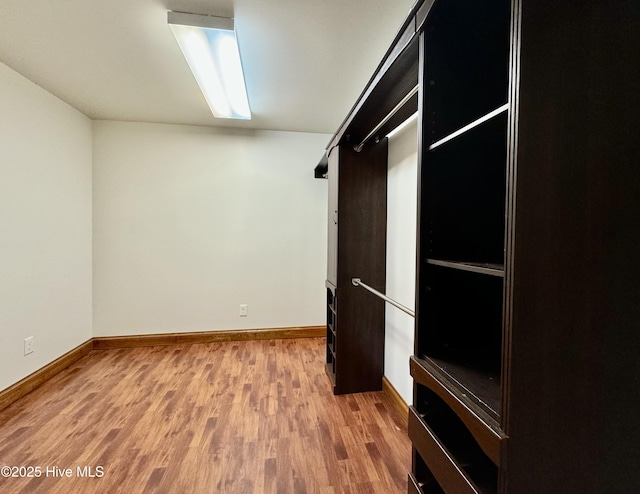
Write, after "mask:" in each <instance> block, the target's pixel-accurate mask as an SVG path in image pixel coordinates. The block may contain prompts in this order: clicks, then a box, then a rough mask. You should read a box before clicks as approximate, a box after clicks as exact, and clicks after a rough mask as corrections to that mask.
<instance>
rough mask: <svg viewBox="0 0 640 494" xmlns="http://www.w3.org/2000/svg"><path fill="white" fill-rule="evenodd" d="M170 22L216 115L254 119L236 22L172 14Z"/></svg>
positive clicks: (169, 17)
mask: <svg viewBox="0 0 640 494" xmlns="http://www.w3.org/2000/svg"><path fill="white" fill-rule="evenodd" d="M167 20H168V23H169V27H170V28H171V31H172V32H173V34H174V36H175V38H176V40H177V42H178V45H180V49H181V50H182V54H183V55H184V57H185V59H186V60H187V63H188V64H189V68H190V69H191V72H192V73H193V75H194V77H195V79H196V81H197V82H198V86H200V90H201V91H202V94H203V95H204V97H205V99H206V101H207V103H208V105H209V108H211V111H212V112H213V115H214V116H215V117H218V118H238V119H244V120H249V119H251V110H250V108H249V100H248V98H247V90H246V86H245V82H244V75H243V72H242V62H241V60H240V50H239V49H238V41H237V38H236V33H235V30H234V22H233V19H229V18H226V17H214V16H208V15H198V14H187V13H183V12H171V11H170V12H168V14H167Z"/></svg>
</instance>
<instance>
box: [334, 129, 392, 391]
mask: <svg viewBox="0 0 640 494" xmlns="http://www.w3.org/2000/svg"><path fill="white" fill-rule="evenodd" d="M328 161H329V168H328V179H329V211H328V217H329V232H328V239H329V252H328V268H327V283H326V287H327V374H328V375H329V377H330V378H331V381H332V383H333V386H334V387H333V390H334V393H335V394H343V393H357V392H362V391H375V390H380V389H382V376H383V373H384V302H382V300H379V299H376V298H375V297H373V296H371V295H370V294H369V293H367V292H365V291H364V290H363V289H362V288H357V287H355V286H353V284H352V283H351V279H352V278H362V279H363V280H367V283H369V284H371V286H373V287H374V288H376V289H378V290H384V287H385V283H386V271H385V268H386V263H385V257H386V254H385V252H386V239H387V236H386V231H387V140H386V139H384V140H382V141H380V142H379V143H377V144H375V145H374V146H368V147H365V148H364V149H363V150H362V151H361V152H360V153H357V152H356V151H354V149H353V147H351V146H337V147H334V148H333V149H331V151H330V152H329V155H328Z"/></svg>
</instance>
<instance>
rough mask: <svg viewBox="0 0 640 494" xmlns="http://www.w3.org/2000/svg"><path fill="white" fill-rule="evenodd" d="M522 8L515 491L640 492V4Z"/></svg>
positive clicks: (512, 391)
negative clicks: (639, 356)
mask: <svg viewBox="0 0 640 494" xmlns="http://www.w3.org/2000/svg"><path fill="white" fill-rule="evenodd" d="M518 3H520V2H518ZM521 3H522V6H521V15H522V19H521V33H520V40H521V45H520V51H519V55H520V80H519V109H518V121H517V130H518V135H517V137H518V139H517V146H518V147H517V155H516V158H517V182H516V184H515V187H516V191H517V195H516V199H515V200H516V211H515V218H514V229H515V231H514V245H513V271H514V274H513V280H512V286H511V290H512V291H513V302H512V304H513V316H512V321H511V354H510V359H509V366H510V377H509V390H508V391H509V407H508V414H509V419H508V422H507V424H506V427H507V433H508V434H509V436H510V440H509V472H508V488H509V491H510V492H518V493H525V494H527V493H534V492H541V491H551V490H552V491H553V492H558V493H574V492H581V493H603V492H606V493H607V494H609V493H628V492H635V491H637V490H638V487H639V486H640V473H639V472H638V468H637V460H638V445H639V444H640V422H639V421H638V416H639V414H640V394H639V393H638V389H640V366H639V365H638V363H637V348H640V304H639V303H638V301H639V300H640V282H639V280H640V268H639V267H638V266H639V265H638V263H637V262H635V256H636V253H637V250H638V245H640V216H639V212H640V193H639V192H640V187H639V185H638V184H640V168H639V167H638V158H639V156H640V141H639V140H638V138H637V134H638V129H640V113H639V112H638V108H639V107H640V98H639V96H638V84H639V83H640V64H639V59H638V53H637V47H638V46H640V4H639V3H638V2H629V1H617V0H614V1H611V2H561V3H558V2H552V1H540V2H531V1H524V0H523V1H522V2H521Z"/></svg>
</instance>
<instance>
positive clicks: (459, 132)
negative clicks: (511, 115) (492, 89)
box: [429, 103, 509, 151]
mask: <svg viewBox="0 0 640 494" xmlns="http://www.w3.org/2000/svg"><path fill="white" fill-rule="evenodd" d="M508 110H509V103H506V104H504V105H502V106H500V107H498V108H496V109H495V110H493V111H491V112H489V113H487V114H486V115H484V116H483V117H480V118H479V119H478V120H475V121H473V122H471V123H470V124H468V125H465V126H464V127H462V128H461V129H458V130H456V131H455V132H452V133H451V134H449V135H448V136H446V137H443V138H442V139H440V140H438V141H436V142H434V143H433V144H431V145H430V146H429V151H433V150H434V149H436V148H437V147H439V146H442V145H443V144H445V143H447V142H449V141H451V140H452V139H455V138H456V137H459V136H461V135H462V134H464V133H466V132H468V131H470V130H472V129H474V128H476V127H478V126H479V125H481V124H483V123H485V122H487V121H488V120H491V119H492V118H493V117H496V116H498V115H500V114H501V113H504V112H506V111H508Z"/></svg>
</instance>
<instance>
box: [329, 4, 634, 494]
mask: <svg viewBox="0 0 640 494" xmlns="http://www.w3.org/2000/svg"><path fill="white" fill-rule="evenodd" d="M372 35H373V33H372ZM639 48H640V2H635V1H630V0H613V1H610V2H602V1H600V2H596V1H588V0H587V1H580V2H578V1H567V2H556V1H550V0H537V1H533V0H478V1H469V0H419V1H418V2H417V3H416V5H415V6H414V7H413V8H412V10H411V11H410V13H409V15H408V17H407V19H406V21H405V22H404V24H403V25H402V26H401V28H400V30H399V33H398V35H397V36H396V38H395V39H394V41H393V43H392V46H391V47H390V48H389V50H388V52H387V54H386V55H385V57H384V59H383V61H382V62H381V63H380V65H379V66H378V68H377V69H376V71H375V73H374V75H373V76H372V78H371V79H370V81H369V83H368V84H367V86H366V88H365V90H364V91H363V93H362V94H361V96H360V97H359V98H358V100H357V101H356V103H355V105H354V107H353V109H352V110H351V112H350V113H349V115H348V116H347V118H346V119H345V121H344V122H343V124H342V125H341V126H340V128H339V129H338V131H337V132H336V134H335V136H334V138H333V140H332V142H331V143H330V146H329V150H330V151H331V154H330V159H329V178H330V180H331V176H332V174H333V175H334V180H337V183H338V187H337V188H336V187H335V184H334V186H333V188H331V187H330V190H331V192H330V203H331V201H334V202H333V203H332V204H335V201H337V203H338V204H339V207H338V209H341V208H342V206H341V201H342V200H343V198H344V200H347V199H346V198H347V197H349V196H350V195H351V194H352V193H353V194H354V195H355V196H356V197H358V196H359V194H360V193H359V192H356V191H357V190H358V189H359V188H361V187H362V188H364V189H367V190H370V189H369V187H370V186H369V185H368V183H369V182H370V181H372V180H378V179H380V177H379V176H378V175H379V174H380V173H381V171H380V170H379V169H378V168H376V167H375V166H367V164H368V163H369V162H373V161H375V160H372V158H371V153H377V157H378V158H379V160H380V162H383V161H384V162H385V163H386V156H382V155H383V154H384V153H386V144H385V139H384V136H385V135H386V134H387V133H388V131H389V130H390V129H392V128H394V127H395V126H396V125H397V124H398V123H399V122H401V121H403V120H404V119H405V118H406V117H407V116H408V115H410V114H412V113H413V112H415V111H416V110H418V111H419V119H418V125H419V142H418V156H419V177H418V189H419V190H418V225H417V229H418V230H417V239H418V245H417V280H416V325H415V349H414V355H413V356H411V358H410V361H409V372H410V374H411V376H412V377H413V381H414V394H413V403H412V404H411V406H410V411H409V429H408V430H409V436H410V438H411V441H412V443H413V466H412V471H411V472H410V473H409V480H408V492H411V493H443V492H444V493H448V494H463V493H494V492H497V493H501V494H505V493H509V494H540V493H553V494H565V493H566V494H575V493H581V494H585V493H587V494H588V493H594V494H596V493H602V494H612V493H613V494H618V493H620V494H628V493H632V492H640V470H639V469H638V467H637V465H638V464H639V463H640V418H639V417H640V359H638V357H637V354H638V349H639V348H640V263H637V262H635V255H636V253H637V251H638V249H639V248H640V247H639V246H640V165H639V162H640V149H639V147H640V144H639V142H640V139H639V138H638V137H637V135H638V133H639V131H640V125H639V123H640V104H639V103H640V101H639V99H640V98H639V97H638V93H639V91H640V56H639V55H638V49H639ZM416 85H417V87H418V90H417V94H416V95H415V96H411V95H410V93H411V91H412V88H414V87H415V86H416ZM405 95H410V96H409V97H408V98H404V97H405ZM403 98H404V99H403ZM400 102H402V103H401V104H400ZM398 108H399V110H398ZM394 109H395V110H398V111H396V112H395V113H394V112H393V111H392V110H394ZM390 112H391V114H392V116H391V117H389V118H388V119H387V118H385V117H386V116H387V115H389V114H390ZM381 121H383V122H384V124H383V125H382V126H381V127H380V129H379V130H378V131H377V132H373V133H372V132H371V131H372V129H375V128H376V126H377V124H378V122H381ZM365 140H366V142H365ZM363 142H365V143H364V144H362V143H363ZM381 145H382V146H385V147H384V151H382V147H381ZM360 147H362V151H361V152H357V150H354V148H356V149H360ZM378 147H380V151H374V150H377V149H378ZM331 156H333V160H332V158H331ZM332 163H333V164H332ZM338 166H339V168H340V171H339V172H337V171H335V169H336V168H337V167H338ZM380 168H383V166H381V167H380ZM346 169H350V170H352V173H353V175H352V176H351V179H352V180H351V179H347V178H346V176H345V178H344V179H343V177H342V175H341V174H342V173H343V171H345V170H346ZM385 172H386V168H385ZM356 175H357V176H356ZM335 177H339V178H337V179H336V178H335ZM374 177H376V178H374ZM352 191H353V192H352ZM345 204H346V202H345ZM330 207H331V206H330ZM358 207H361V208H362V207H364V201H363V202H361V203H359V206H358ZM357 209H358V208H357V207H356V208H354V209H352V212H355V211H357ZM331 213H332V211H331V210H330V218H331ZM341 214H342V211H341ZM359 215H362V219H363V221H364V222H365V223H366V222H368V221H370V220H369V219H367V217H368V216H371V215H374V216H376V217H377V218H380V219H381V218H382V217H383V216H384V214H383V213H382V212H381V211H376V212H375V213H374V212H372V211H364V210H363V209H360V210H359V211H358V212H356V213H355V216H353V217H351V218H350V220H349V221H351V222H354V223H358V217H359ZM330 224H331V221H330ZM338 230H339V231H338V233H337V234H335V233H334V234H332V233H331V226H330V235H329V238H330V251H329V281H328V283H327V286H328V287H329V289H328V295H329V296H328V299H329V304H328V309H327V310H328V315H329V316H330V317H329V318H328V339H327V342H328V350H327V356H328V361H329V364H328V365H329V366H330V365H335V367H334V368H333V370H334V372H335V374H334V379H335V383H336V389H337V388H338V386H337V383H338V382H339V379H340V373H341V367H340V362H341V361H340V356H341V353H340V352H341V351H342V352H348V351H349V350H347V349H345V348H344V347H340V339H339V336H338V335H339V334H340V331H341V330H343V329H344V331H345V333H348V332H349V330H352V328H357V324H358V323H359V322H361V321H360V318H361V319H362V321H366V326H367V327H369V328H373V327H375V326H376V324H377V323H376V321H375V320H374V319H375V318H376V317H380V318H381V320H380V321H379V324H381V325H384V309H383V308H380V309H376V307H380V304H382V302H381V301H380V300H378V299H376V298H375V297H373V296H371V295H370V294H368V293H366V292H365V291H364V290H361V289H359V288H356V289H355V291H353V290H352V291H353V294H354V296H360V297H362V298H361V299H360V300H358V301H350V300H348V297H347V295H346V294H347V293H348V290H350V288H349V284H350V277H360V278H362V279H363V281H365V282H366V281H367V280H366V279H365V278H366V276H370V281H369V284H372V283H373V284H375V287H376V288H377V289H378V290H380V291H382V292H384V276H382V278H376V277H375V275H374V274H367V275H364V274H361V272H355V271H353V272H351V271H349V272H345V273H344V274H345V276H344V278H341V277H340V269H341V268H340V262H341V259H349V258H351V259H358V262H360V265H358V268H357V270H358V271H362V273H364V272H366V271H367V269H375V268H377V267H380V266H382V270H383V271H382V273H383V274H384V259H383V258H382V257H381V256H383V255H384V246H382V247H378V246H377V245H376V246H372V247H371V252H369V251H368V250H367V249H368V246H367V245H365V244H363V243H358V242H355V241H354V243H352V244H350V243H349V241H348V240H347V239H344V238H343V237H341V235H342V230H340V227H338ZM336 242H337V245H336ZM352 249H353V250H352ZM336 253H337V255H336ZM332 256H333V257H332ZM350 256H351V257H350ZM336 259H337V263H338V267H337V275H336V274H335V269H336V267H335V265H333V264H332V263H335V262H336ZM369 263H371V264H369ZM374 264H379V266H374ZM332 266H333V267H332ZM332 269H333V270H334V275H333V278H332ZM332 280H333V281H332ZM336 287H337V288H336ZM341 287H343V288H344V293H345V297H344V298H345V301H344V303H343V301H342V300H341V299H340V288H341ZM358 294H359V295H358ZM336 300H338V301H337V303H336ZM345 306H348V307H347V308H346V309H345ZM356 308H357V311H356V310H355V309H356ZM343 309H344V310H345V315H344V319H343V314H342V310H343ZM350 311H352V312H350ZM376 311H377V312H376ZM349 313H350V314H351V315H347V314H349ZM337 315H339V316H340V317H337ZM354 315H357V316H356V317H354V318H352V319H349V318H350V317H352V316H354ZM347 321H349V322H347ZM351 325H353V326H351ZM332 328H333V329H332ZM336 329H337V330H336ZM356 331H357V330H356ZM354 334H356V333H354ZM357 334H358V335H359V336H358V337H357V338H358V342H357V344H356V343H352V344H353V349H352V350H353V351H360V349H363V348H368V347H369V346H368V343H367V342H366V341H364V342H363V341H362V340H361V339H360V337H361V335H364V334H365V333H363V332H360V333H357ZM381 335H382V336H381ZM380 337H382V338H383V329H377V330H375V331H373V332H371V333H369V334H368V335H367V336H366V338H371V342H372V347H375V349H376V351H375V352H372V354H371V356H370V357H369V356H367V354H366V353H365V354H363V360H361V361H359V362H358V363H357V364H356V365H358V366H363V365H365V364H363V363H362V362H363V361H364V360H367V359H369V358H370V359H371V362H369V364H371V365H372V362H374V361H375V362H376V363H379V365H381V364H382V360H380V361H379V362H378V360H377V357H376V355H377V352H378V351H380V352H381V351H383V349H381V346H383V340H382V343H380V340H379V339H378V338H380ZM336 344H337V345H336ZM332 345H335V346H336V348H335V353H331V349H330V347H331V346H332ZM332 359H333V360H332ZM348 359H349V361H350V360H351V357H348ZM346 366H347V368H346V369H344V368H342V372H345V373H346V375H347V376H348V375H349V372H350V371H349V370H348V369H349V363H347V364H346ZM361 368H362V367H361ZM380 369H382V368H381V367H380ZM352 370H353V369H352ZM381 372H382V371H381V370H380V373H379V374H376V376H375V381H376V382H377V381H378V380H379V379H380V377H381ZM330 374H331V372H330ZM360 377H361V378H362V376H360ZM345 379H347V380H348V379H349V378H345ZM343 392H349V390H346V389H345V390H344V391H343Z"/></svg>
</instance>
